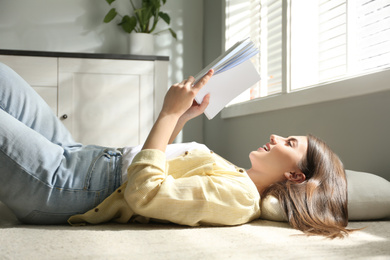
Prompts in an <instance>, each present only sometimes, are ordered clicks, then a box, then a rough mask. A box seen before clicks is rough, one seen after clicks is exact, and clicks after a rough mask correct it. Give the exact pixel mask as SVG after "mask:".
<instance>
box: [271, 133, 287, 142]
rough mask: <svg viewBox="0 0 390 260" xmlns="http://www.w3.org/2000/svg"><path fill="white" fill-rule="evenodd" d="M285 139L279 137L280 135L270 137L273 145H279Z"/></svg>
mask: <svg viewBox="0 0 390 260" xmlns="http://www.w3.org/2000/svg"><path fill="white" fill-rule="evenodd" d="M283 139H285V138H284V137H281V136H278V135H271V136H270V141H271V144H277V143H278V142H279V141H281V140H283Z"/></svg>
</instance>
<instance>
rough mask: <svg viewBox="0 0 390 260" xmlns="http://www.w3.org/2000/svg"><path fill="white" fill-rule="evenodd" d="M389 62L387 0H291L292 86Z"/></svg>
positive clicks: (341, 76) (362, 71) (354, 73)
mask: <svg viewBox="0 0 390 260" xmlns="http://www.w3.org/2000/svg"><path fill="white" fill-rule="evenodd" d="M313 14H315V15H313ZM302 17H304V19H303V18H302ZM303 32H304V35H303ZM302 46H304V47H302ZM302 57H303V58H302ZM388 67H390V1H389V0H314V1H313V0H292V4H291V71H292V72H291V89H292V90H296V89H300V88H304V87H308V86H314V85H318V84H322V83H325V82H329V81H334V80H340V79H344V78H349V77H354V76H358V75H361V74H365V73H368V72H370V71H374V70H378V69H383V68H388Z"/></svg>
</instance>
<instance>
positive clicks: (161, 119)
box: [142, 70, 214, 152]
mask: <svg viewBox="0 0 390 260" xmlns="http://www.w3.org/2000/svg"><path fill="white" fill-rule="evenodd" d="M213 73H214V72H213V70H210V71H209V72H208V73H207V74H206V75H205V76H204V77H203V78H202V79H201V80H200V81H199V82H198V83H197V84H196V85H194V86H192V84H193V83H194V80H195V79H194V77H189V78H188V79H187V80H183V81H182V82H181V83H178V84H175V85H173V86H172V87H171V88H170V89H169V90H168V92H167V94H166V95H165V99H164V104H163V107H162V109H161V112H160V114H159V116H158V118H157V120H156V122H155V123H154V125H153V128H152V130H151V131H150V133H149V136H148V138H147V139H146V142H145V144H144V146H143V148H142V149H143V150H144V149H158V150H161V151H163V152H165V149H166V147H167V144H168V143H169V142H170V141H171V139H172V138H173V139H174V138H175V137H176V135H177V134H178V133H179V132H180V130H181V128H182V127H183V126H184V124H185V123H186V122H187V121H188V120H189V119H191V118H193V117H195V116H197V115H199V114H198V113H199V112H200V111H202V109H203V111H204V109H205V108H206V107H207V105H208V98H207V99H206V100H205V101H203V102H202V104H201V105H199V106H198V107H195V106H193V102H194V98H195V96H196V94H197V93H198V92H199V90H200V89H201V88H202V87H203V86H204V85H205V84H206V83H207V82H208V81H209V79H210V78H211V76H212V75H213ZM203 111H202V112H201V113H203ZM191 116H192V117H191ZM172 141H173V140H172Z"/></svg>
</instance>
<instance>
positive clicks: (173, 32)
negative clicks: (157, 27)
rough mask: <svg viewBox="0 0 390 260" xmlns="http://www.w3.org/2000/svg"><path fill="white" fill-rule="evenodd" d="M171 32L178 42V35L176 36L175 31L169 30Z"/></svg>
mask: <svg viewBox="0 0 390 260" xmlns="http://www.w3.org/2000/svg"><path fill="white" fill-rule="evenodd" d="M169 31H170V32H171V35H172V37H173V38H175V39H176V40H177V35H176V33H175V31H174V30H172V29H171V28H169Z"/></svg>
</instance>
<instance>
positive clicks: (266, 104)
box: [221, 69, 390, 119]
mask: <svg viewBox="0 0 390 260" xmlns="http://www.w3.org/2000/svg"><path fill="white" fill-rule="evenodd" d="M386 90H390V70H389V69H387V70H384V71H380V72H376V73H372V74H368V75H363V76H359V77H355V78H350V79H345V80H342V81H336V82H331V83H326V84H323V85H320V86H316V87H312V88H308V89H304V90H300V91H295V92H290V93H288V94H277V95H273V96H269V97H264V98H259V99H254V100H250V101H247V102H243V103H239V104H234V105H231V106H228V107H226V108H224V109H223V110H222V113H221V117H222V118H225V119H226V118H232V117H238V116H245V115H250V114H257V113H264V112H270V111H275V110H279V109H285V108H292V107H298V106H304V105H310V104H316V103H321V102H326V101H332V100H337V99H343V98H349V97H356V96H362V95H367V94H371V93H375V92H381V91H386Z"/></svg>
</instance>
